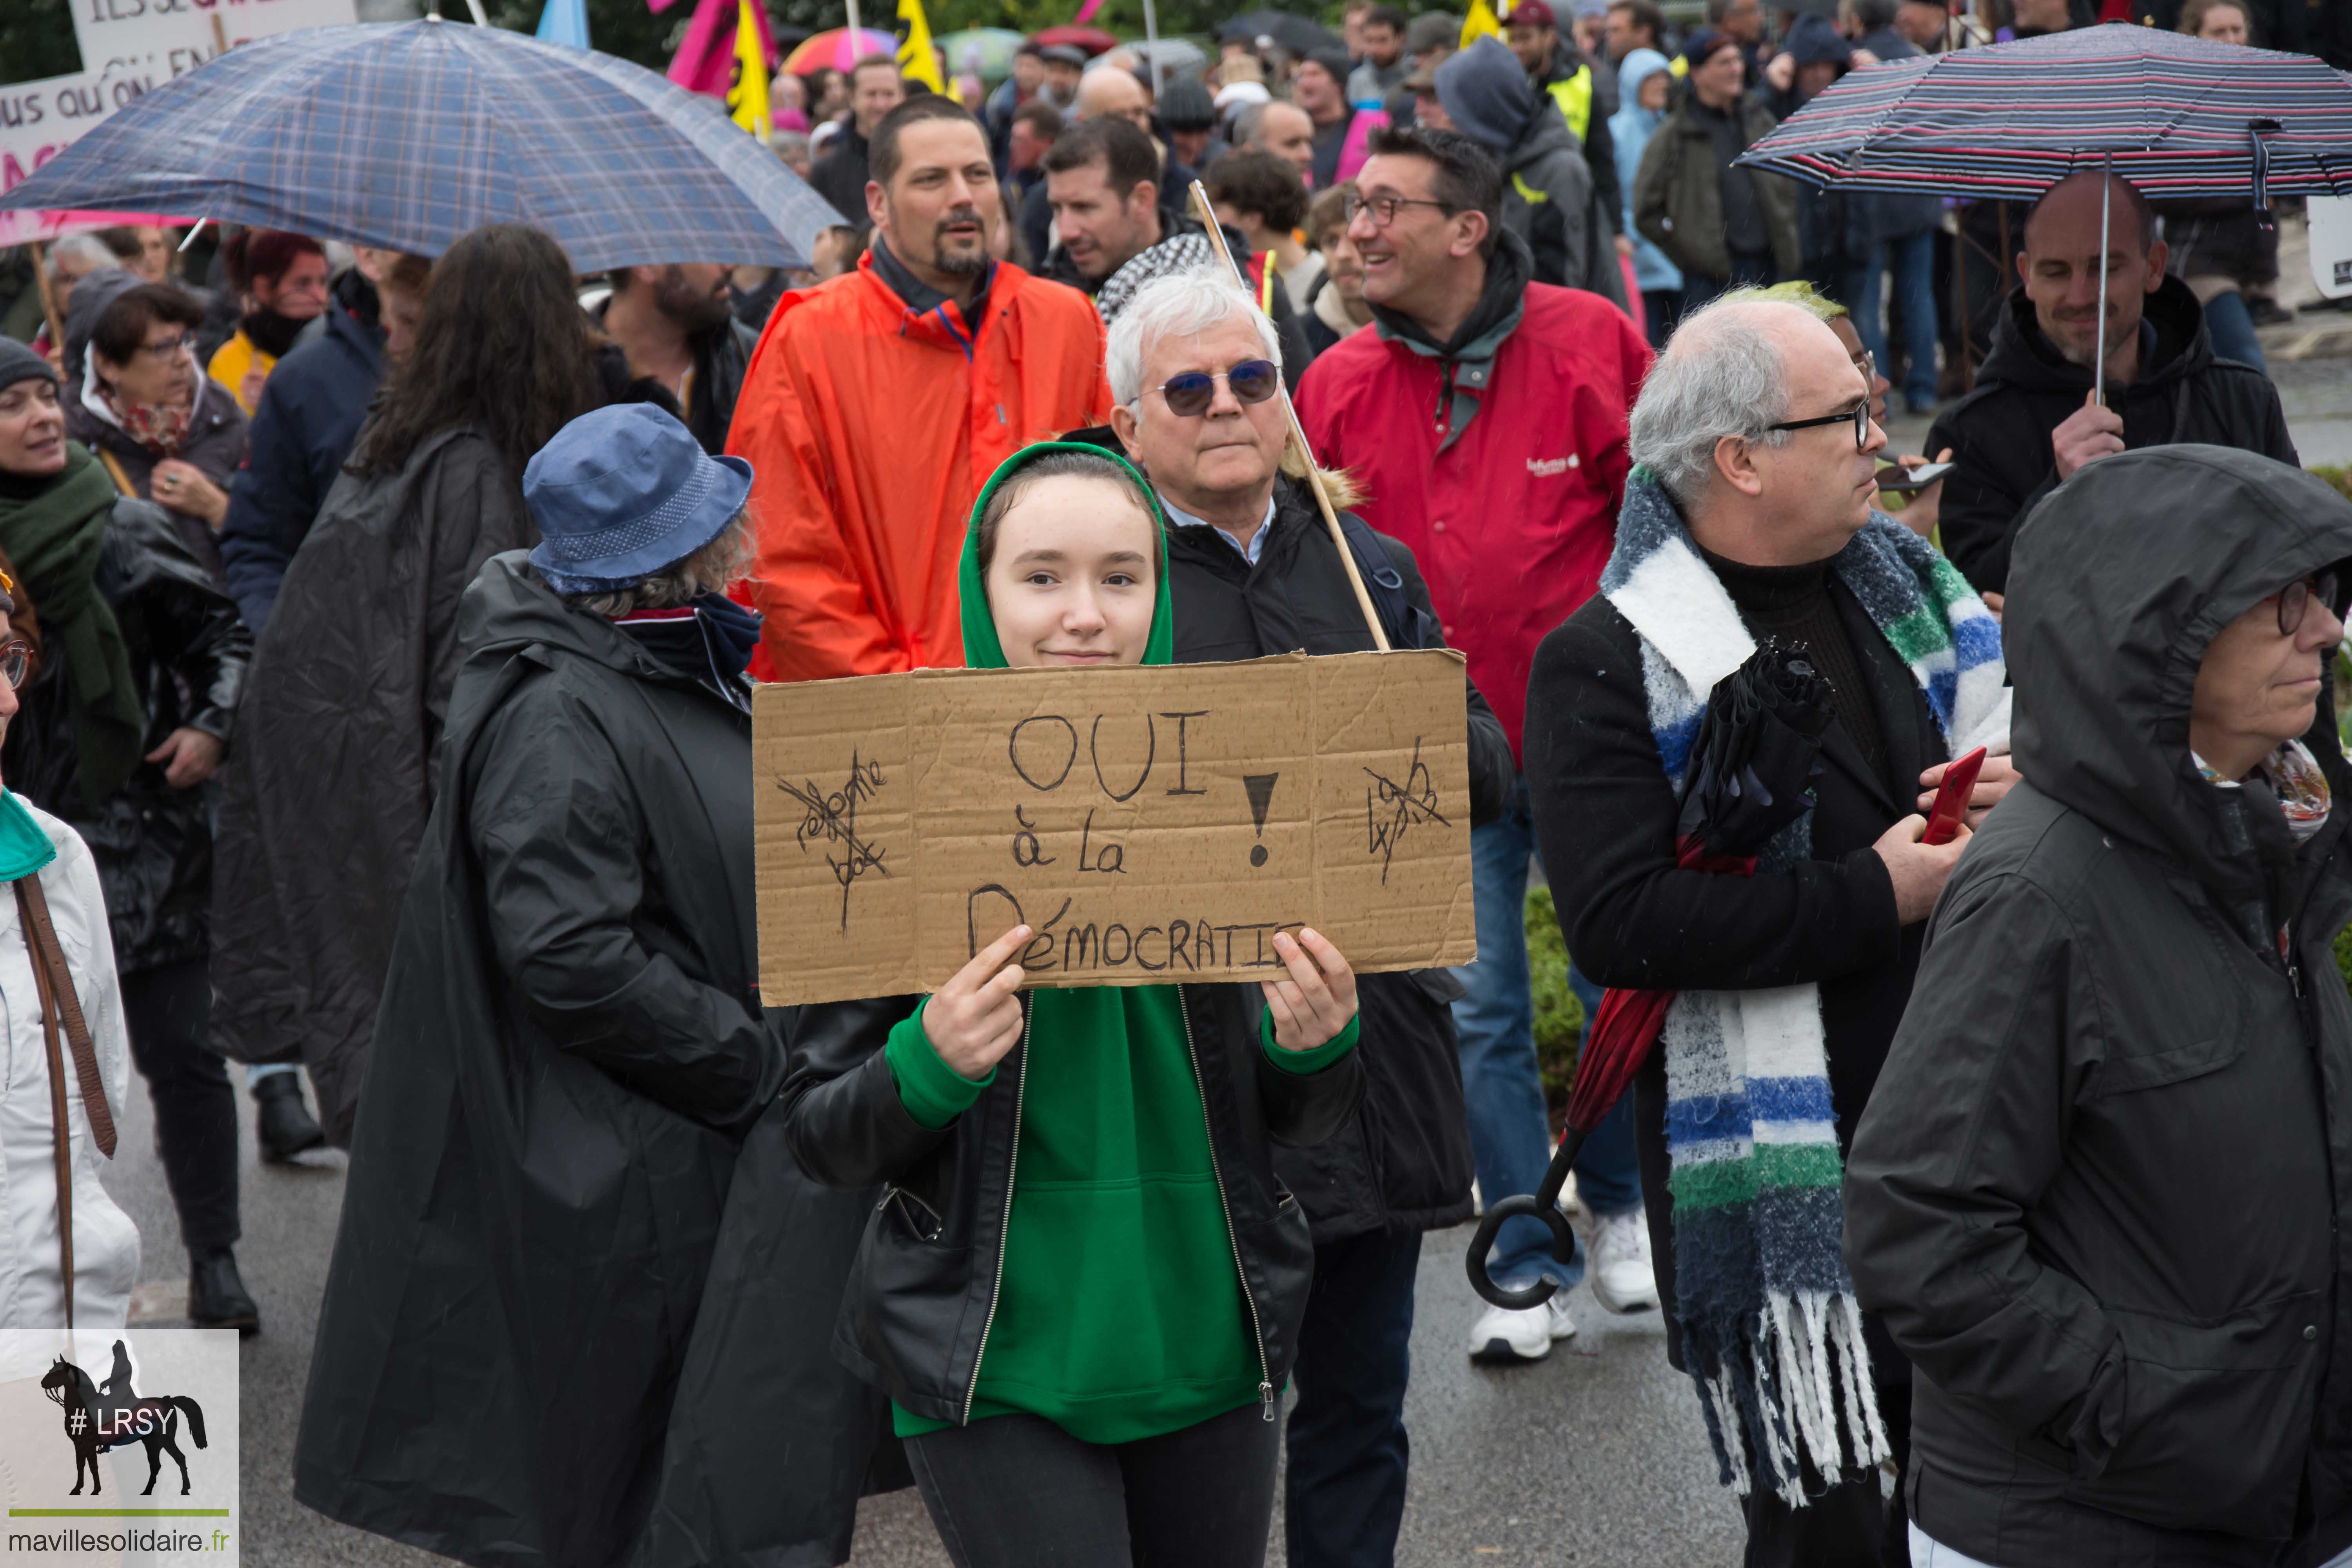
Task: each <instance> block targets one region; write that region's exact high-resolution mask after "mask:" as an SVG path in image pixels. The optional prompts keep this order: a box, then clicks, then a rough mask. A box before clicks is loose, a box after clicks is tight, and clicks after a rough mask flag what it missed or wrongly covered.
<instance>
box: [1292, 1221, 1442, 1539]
mask: <svg viewBox="0 0 2352 1568" xmlns="http://www.w3.org/2000/svg"><path fill="white" fill-rule="evenodd" d="M1420 1271H1421V1233H1420V1232H1418V1231H1414V1232H1412V1233H1410V1234H1408V1235H1404V1236H1393V1235H1390V1234H1387V1233H1384V1232H1375V1233H1373V1234H1372V1235H1370V1236H1359V1237H1349V1238H1348V1239H1347V1240H1345V1241H1334V1242H1327V1243H1325V1244H1324V1245H1323V1246H1320V1247H1317V1248H1316V1249H1315V1284H1314V1286H1313V1288H1312V1289H1310V1290H1309V1291H1308V1292H1307V1321H1306V1323H1305V1324H1304V1325H1303V1326H1302V1327H1301V1328H1300V1329H1299V1331H1298V1365H1297V1370H1296V1371H1295V1372H1293V1373H1292V1374H1291V1385H1292V1386H1293V1387H1294V1388H1295V1389H1297V1394H1298V1402H1297V1404H1296V1405H1293V1406H1292V1407H1291V1411H1290V1440H1289V1451H1290V1468H1289V1470H1288V1472H1287V1474H1286V1477H1285V1479H1284V1486H1283V1544H1284V1546H1285V1548H1286V1551H1287V1552H1288V1553H1289V1563H1290V1568H1389V1565H1390V1564H1391V1563H1393V1562H1394V1561H1395V1560H1396V1540H1397V1527H1398V1525H1399V1524H1400V1523H1401V1522H1402V1520H1403V1518H1404V1483H1405V1471H1406V1468H1407V1467H1408V1465H1409V1464H1410V1462H1411V1460H1412V1442H1411V1440H1410V1439H1409V1438H1407V1437H1406V1436H1405V1430H1404V1390H1405V1384H1406V1381H1407V1380H1408V1379H1409V1378H1410V1377H1411V1375H1412V1288H1413V1281H1414V1280H1415V1279H1416V1278H1417V1277H1418V1276H1419V1274H1420Z"/></svg>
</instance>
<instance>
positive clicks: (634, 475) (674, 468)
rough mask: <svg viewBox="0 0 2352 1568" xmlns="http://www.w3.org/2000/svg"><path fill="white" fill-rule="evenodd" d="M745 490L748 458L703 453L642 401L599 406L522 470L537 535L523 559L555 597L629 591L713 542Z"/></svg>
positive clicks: (690, 437)
mask: <svg viewBox="0 0 2352 1568" xmlns="http://www.w3.org/2000/svg"><path fill="white" fill-rule="evenodd" d="M750 494H751V464H749V463H747V462H745V461H744V460H743V459H742V458H713V457H709V456H707V455H705V454H704V452H703V450H702V444H701V443H700V442H699V441H697V440H696V439H695V438H694V437H693V435H692V434H691V433H690V432H689V431H688V429H687V427H686V426H683V425H681V424H679V423H678V422H677V420H676V419H674V418H672V417H671V416H669V415H667V414H665V413H663V412H662V411H661V410H660V409H659V408H656V406H654V405H652V404H650V403H616V404H614V405H610V406H608V407H604V408H599V409H597V410H596V411H595V412H594V413H593V414H583V415H582V416H580V417H579V418H577V419H574V420H573V421H572V423H571V424H569V425H566V426H564V427H563V428H562V429H561V430H558V431H557V432H556V433H555V438H554V439H553V440H551V441H550V442H549V443H548V444H547V445H546V446H544V447H541V448H540V449H539V451H538V452H537V453H536V454H535V455H533V457H532V458H531V459H530V464H529V465H528V466H527V467H525V468H524V469H523V471H522V499H523V503H524V504H525V505H526V506H528V507H530V515H531V521H534V522H536V523H538V524H539V532H540V542H539V545H538V547H537V548H536V549H534V550H532V551H531V552H530V563H531V564H532V565H533V566H536V567H538V568H539V574H540V575H541V577H543V578H545V579H546V580H547V585H548V586H549V587H551V588H552V589H554V590H555V591H556V592H557V593H559V594H609V593H613V592H615V591H617V590H619V589H623V588H633V587H635V586H636V585H637V584H639V583H642V582H643V581H645V580H646V578H647V577H650V576H652V575H653V574H655V573H656V572H659V571H661V570H662V569H663V568H665V567H667V566H674V565H676V564H677V563H679V562H681V561H683V560H685V559H686V558H687V557H688V556H689V555H691V554H693V553H694V552H696V551H698V550H699V549H701V548H702V547H703V546H704V545H706V544H708V543H709V542H711V541H712V540H714V539H716V538H718V537H719V534H720V532H722V531H724V530H725V529H726V527H727V525H728V523H729V522H730V521H733V520H734V517H735V514H736V513H737V512H739V511H741V510H743V500H744V498H745V497H746V496H748V495H750Z"/></svg>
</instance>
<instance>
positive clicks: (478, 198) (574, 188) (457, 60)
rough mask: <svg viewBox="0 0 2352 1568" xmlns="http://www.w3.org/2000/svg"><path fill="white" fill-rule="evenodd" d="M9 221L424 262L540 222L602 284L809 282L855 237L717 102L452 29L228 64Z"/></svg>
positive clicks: (13, 198)
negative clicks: (766, 276) (209, 225)
mask: <svg viewBox="0 0 2352 1568" xmlns="http://www.w3.org/2000/svg"><path fill="white" fill-rule="evenodd" d="M0 207H39V208H58V207H68V208H85V209H99V210H104V211H111V212H153V213H173V214H178V215H183V216H191V217H194V216H205V217H211V218H214V219H215V220H218V221H221V222H226V223H244V224H253V225H257V226H262V227H267V228H285V229H292V230H294V231H296V232H297V233H300V234H308V235H315V236H317V237H320V238H323V239H341V240H345V241H348V242H350V243H351V244H353V245H372V246H381V247H386V248H388V249H393V250H403V251H408V252H411V253H413V254H415V255H419V256H438V255H440V254H441V252H442V251H444V250H446V249H447V248H448V247H449V245H450V244H451V242H452V241H454V240H456V239H457V237H458V236H459V235H462V234H465V233H467V231H469V230H472V229H476V228H479V227H480V226H482V225H484V224H490V223H522V224H530V226H533V227H535V228H540V229H543V230H545V231H546V232H547V233H549V234H551V235H552V236H553V237H555V238H556V240H557V241H558V242H560V243H561V244H562V247H563V248H564V250H565V252H566V253H567V254H568V255H569V256H570V257H571V258H572V266H573V267H574V268H578V269H579V270H580V271H583V272H597V271H602V270H604V269H605V268H614V267H631V266H635V265H638V264H640V263H656V262H665V261H726V262H751V263H762V264H766V265H770V266H777V267H805V266H808V265H809V247H810V245H811V243H812V242H813V241H814V239H815V237H816V234H817V231H818V230H820V229H822V228H824V227H825V226H827V225H830V224H837V223H839V222H841V221H842V219H841V216H840V215H838V214H836V213H835V211H834V210H833V208H832V207H831V206H830V205H827V204H826V203H825V201H824V198H822V197H820V196H819V195H817V194H816V193H815V192H814V191H812V190H810V189H809V187H808V186H807V185H806V184H804V183H803V182H802V180H801V179H800V177H799V176H798V175H796V174H793V172H792V171H791V170H789V169H787V168H785V167H784V165H783V164H782V162H780V161H779V160H778V159H777V157H776V155H775V154H774V153H771V152H770V151H768V149H767V148H765V147H763V146H761V144H760V142H758V141H756V140H754V139H753V138H752V137H751V135H750V134H749V133H748V132H745V131H744V130H743V129H742V128H741V127H740V126H738V125H736V124H735V123H734V122H732V121H730V120H729V119H728V118H727V115H726V112H725V111H724V110H722V109H721V108H720V107H719V104H718V103H717V101H716V100H711V99H708V98H702V97H698V96H697V95H695V94H693V93H689V92H688V91H686V90H685V89H682V88H680V87H677V85H675V84H674V83H672V82H669V81H667V80H665V79H663V78H661V77H658V76H656V75H655V74H654V73H653V72H652V71H649V70H646V69H645V68H642V67H640V66H634V65H631V64H630V63H629V62H627V61H626V60H618V59H614V58H612V57H611V56H610V55H602V54H597V53H595V52H594V51H593V50H589V49H579V48H571V47H564V46H562V45H557V44H549V43H542V42H541V41H539V40H537V39H534V38H529V37H524V36H523V35H521V34H520V33H509V32H506V31H503V30H501V29H499V28H496V27H478V26H467V25H465V24H463V23H456V22H443V21H440V20H438V19H437V18H436V19H433V20H428V21H422V22H404V23H397V24H392V25H379V26H356V27H317V28H312V29H310V30H309V31H307V32H299V33H284V34H280V35H278V37H270V38H263V39H260V40H257V41H256V42H254V43H250V44H247V45H245V46H243V47H239V48H235V49H231V50H229V51H228V52H227V53H226V54H224V55H221V56H219V57H218V58H215V59H213V60H211V61H209V62H207V63H206V64H205V66H203V67H202V68H199V69H197V70H194V71H191V72H190V73H188V74H187V75H186V76H184V77H179V78H177V79H173V80H172V81H170V82H167V83H166V84H164V85H163V86H162V87H159V88H157V89H154V90H153V91H152V92H148V93H145V94H143V95H142V96H141V97H140V98H139V99H137V100H135V101H133V102H132V103H131V104H130V105H129V106H128V107H126V108H124V109H123V110H121V111H120V112H118V113H116V114H114V115H112V116H111V117H110V118H109V119H107V120H105V121H102V122H100V124H99V125H98V126H97V127H96V128H95V129H93V130H91V131H90V132H89V133H88V134H87V135H85V136H83V137H82V138H80V140H79V141H77V142H75V143H74V144H73V145H72V146H71V147H69V148H68V149H67V150H66V151H65V152H64V153H59V154H58V156H57V157H56V158H55V159H52V160H51V161H50V162H49V163H46V164H44V165H43V166H42V167H41V168H40V169H39V170H38V171H37V173H36V174H34V175H33V177H32V178H30V179H28V180H26V181H24V182H23V183H22V184H18V185H17V186H16V187H15V188H14V189H13V190H11V191H9V192H8V193H7V194H6V195H5V197H0Z"/></svg>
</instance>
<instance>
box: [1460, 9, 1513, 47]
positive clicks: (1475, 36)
mask: <svg viewBox="0 0 2352 1568" xmlns="http://www.w3.org/2000/svg"><path fill="white" fill-rule="evenodd" d="M1502 36H1503V24H1502V21H1501V19H1500V18H1499V17H1497V16H1496V15H1495V7H1494V6H1493V5H1489V4H1487V0H1470V15H1469V16H1466V17H1465V18H1464V19H1463V22H1462V47H1464V48H1465V49H1466V48H1468V47H1470V46H1471V45H1473V44H1475V43H1476V42H1477V41H1478V40H1479V39H1481V38H1485V37H1496V38H1499V37H1502Z"/></svg>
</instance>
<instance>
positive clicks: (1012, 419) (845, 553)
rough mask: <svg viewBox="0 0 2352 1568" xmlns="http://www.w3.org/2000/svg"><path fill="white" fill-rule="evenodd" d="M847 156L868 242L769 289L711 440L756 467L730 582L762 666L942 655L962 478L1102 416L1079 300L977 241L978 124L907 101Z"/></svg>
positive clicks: (995, 216) (826, 671) (956, 656)
mask: <svg viewBox="0 0 2352 1568" xmlns="http://www.w3.org/2000/svg"><path fill="white" fill-rule="evenodd" d="M869 156H870V158H871V161H872V168H873V176H874V177H873V180H872V182H871V183H870V184H867V185H866V211H867V213H868V214H869V215H870V216H872V218H873V220H874V239H873V244H872V246H871V247H870V248H869V249H868V250H867V251H866V256H865V257H864V258H862V259H861V260H860V261H859V263H858V266H857V269H856V271H854V272H850V273H846V274H845V275H843V276H842V277H839V278H835V279H830V280H829V281H827V282H824V283H822V284H820V285H818V286H817V287H816V288H814V289H806V290H803V291H802V292H800V293H796V294H787V295H785V296H784V297H783V299H782V300H781V301H780V302H779V303H778V304H777V306H776V310H775V313H774V315H773V316H772V317H771V318H770V319H769V321H768V326H767V331H765V333H763V334H762V335H761V340H760V346H759V349H758V351H757V352H756V353H754V354H753V355H752V358H751V369H750V371H749V372H748V373H746V375H745V379H744V383H743V391H742V394H741V396H740V399H739V401H738V402H737V404H736V408H735V424H734V427H733V429H732V430H731V431H730V433H729V436H728V440H727V449H728V450H729V451H730V452H732V453H734V454H736V455H737V456H739V457H742V458H749V459H750V460H751V466H752V467H753V468H754V469H756V470H757V472H758V475H759V478H758V479H757V480H756V481H755V482H754V484H753V485H752V489H751V516H752V520H753V522H754V524H755V527H756V530H757V535H758V540H759V554H758V560H757V563H756V565H755V567H754V570H753V576H752V581H751V598H752V603H753V604H754V605H755V606H756V607H757V608H758V609H759V610H760V611H761V614H762V615H763V616H765V617H766V626H765V627H764V628H763V630H762V632H761V641H762V644H763V646H764V647H765V650H766V653H767V656H768V660H769V663H770V665H771V666H772V672H773V674H774V676H775V678H776V679H781V680H819V679H826V678H828V677H831V676H838V675H874V674H879V673H882V672H885V671H889V670H899V669H913V668H923V667H926V666H952V665H960V664H961V663H962V662H963V641H962V635H963V634H962V625H961V619H960V617H959V616H958V613H957V605H956V563H957V560H958V557H959V555H960V554H961V551H962V549H963V535H964V526H965V522H966V520H967V519H968V518H969V517H970V515H971V503H972V501H973V500H974V499H976V498H977V497H978V495H979V493H980V487H981V486H982V483H984V482H985V481H986V480H987V479H988V476H989V475H990V473H992V471H993V470H994V469H995V468H996V465H997V464H998V463H999V462H1001V461H1003V459H1004V458H1007V457H1009V456H1010V455H1011V454H1012V453H1013V452H1014V451H1015V450H1017V449H1018V448H1020V447H1023V446H1024V445H1026V444H1027V443H1029V442H1030V441H1033V440H1036V439H1038V438H1039V437H1045V436H1049V435H1052V434H1055V432H1058V431H1063V430H1072V429H1076V428H1079V427H1081V426H1089V425H1100V424H1102V423H1104V422H1105V421H1107V420H1108V418H1109V417H1110V408H1111V398H1110V385H1109V384H1108V382H1107V381H1105V380H1104V379H1103V325H1102V320H1101V318H1100V317H1098V316H1097V315H1096V313H1095V309H1094V306H1093V305H1092V303H1090V302H1089V301H1088V300H1087V297H1086V296H1085V295H1083V294H1081V293H1079V292H1078V291H1077V290H1076V289H1069V288H1065V287H1064V286H1063V285H1061V284H1058V283H1053V282H1048V281H1046V280H1045V279H1041V278H1032V277H1030V276H1029V275H1028V274H1027V273H1025V272H1024V271H1022V270H1021V268H1017V267H1014V266H1013V265H1012V264H1011V263H1009V262H1002V261H995V260H992V258H991V256H990V251H989V243H988V241H989V236H990V234H991V233H992V232H993V229H994V227H995V226H996V225H998V224H1000V223H1002V222H1003V221H1004V215H1003V199H1002V196H1001V195H1000V193H999V189H998V186H997V184H996V176H995V174H994V172H993V170H992V166H991V164H990V163H989V157H988V138H987V135H986V133H985V132H982V129H981V126H980V122H979V121H976V120H974V119H973V118H972V117H971V114H970V113H969V112H968V111H966V110H963V109H961V108H960V107H958V106H957V105H956V104H954V103H952V102H950V101H949V100H946V99H943V98H939V97H936V96H931V95H924V96H921V97H918V98H915V99H911V100H908V102H906V103H904V104H902V105H900V106H899V107H898V109H895V110H892V111H891V112H890V113H889V114H888V115H887V116H886V117H885V118H884V119H883V121H882V122H881V123H880V124H879V125H877V127H876V128H875V132H874V137H873V141H872V144H871V149H870V153H869Z"/></svg>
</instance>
